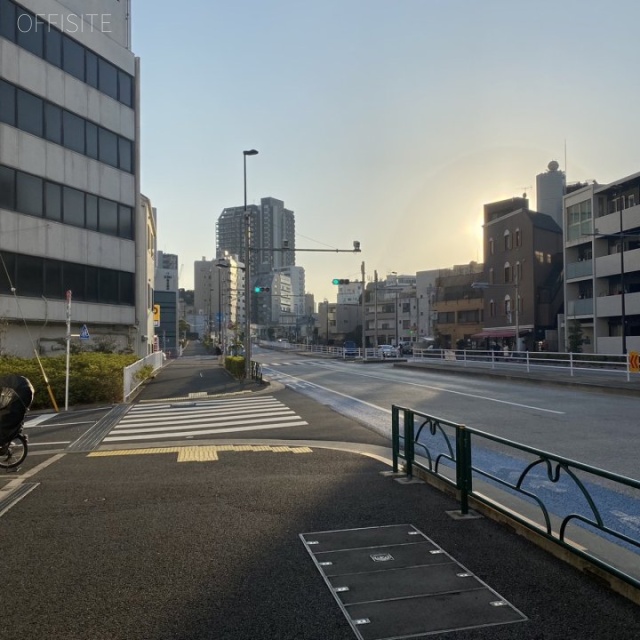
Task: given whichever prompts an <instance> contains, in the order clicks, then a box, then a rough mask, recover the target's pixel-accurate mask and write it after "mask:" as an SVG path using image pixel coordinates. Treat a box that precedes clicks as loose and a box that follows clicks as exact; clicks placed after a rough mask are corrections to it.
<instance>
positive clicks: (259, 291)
mask: <svg viewBox="0 0 640 640" xmlns="http://www.w3.org/2000/svg"><path fill="white" fill-rule="evenodd" d="M263 291H267V292H268V291H271V288H270V287H253V292H254V293H262V292H263Z"/></svg>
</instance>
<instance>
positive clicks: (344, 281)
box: [331, 278, 350, 284]
mask: <svg viewBox="0 0 640 640" xmlns="http://www.w3.org/2000/svg"><path fill="white" fill-rule="evenodd" d="M349 282H350V280H349V279H348V278H334V279H333V280H332V281H331V284H349Z"/></svg>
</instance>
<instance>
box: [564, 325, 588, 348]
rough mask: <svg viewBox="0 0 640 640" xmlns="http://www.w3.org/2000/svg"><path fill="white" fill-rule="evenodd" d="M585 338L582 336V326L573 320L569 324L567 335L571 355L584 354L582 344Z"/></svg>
mask: <svg viewBox="0 0 640 640" xmlns="http://www.w3.org/2000/svg"><path fill="white" fill-rule="evenodd" d="M583 340H584V336H583V334H582V324H580V322H578V321H577V320H572V321H571V322H570V323H569V327H568V333H567V344H568V347H569V352H570V353H582V342H583Z"/></svg>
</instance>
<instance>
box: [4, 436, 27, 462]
mask: <svg viewBox="0 0 640 640" xmlns="http://www.w3.org/2000/svg"><path fill="white" fill-rule="evenodd" d="M27 450H28V445H27V438H26V436H25V435H24V434H23V433H19V434H18V435H17V436H15V437H14V438H13V439H12V440H11V442H9V444H7V445H4V446H3V447H0V468H1V469H13V468H14V467H17V466H18V465H20V464H22V463H23V462H24V459H25V458H26V457H27Z"/></svg>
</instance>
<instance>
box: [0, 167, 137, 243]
mask: <svg viewBox="0 0 640 640" xmlns="http://www.w3.org/2000/svg"><path fill="white" fill-rule="evenodd" d="M0 208H2V209H7V210H9V211H18V212H20V213H24V214H27V215H32V216H36V217H38V218H41V217H45V218H46V219H47V220H55V221H56V222H63V223H64V224H69V225H73V226H75V227H82V228H85V229H89V230H91V231H99V232H101V233H108V234H109V235H113V236H117V237H119V238H125V239H127V240H133V239H134V235H135V230H134V216H133V209H132V208H131V207H130V206H128V205H125V204H121V203H118V202H114V201H112V200H107V199H106V198H99V197H98V196H95V195H93V194H91V193H85V192H84V191H79V190H78V189H73V188H72V187H68V186H66V185H61V184H59V183H57V182H51V181H48V180H43V179H42V178H40V177H38V176H34V175H31V174H30V173H25V172H24V171H16V170H15V169H12V168H11V167H5V166H2V165H0Z"/></svg>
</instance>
